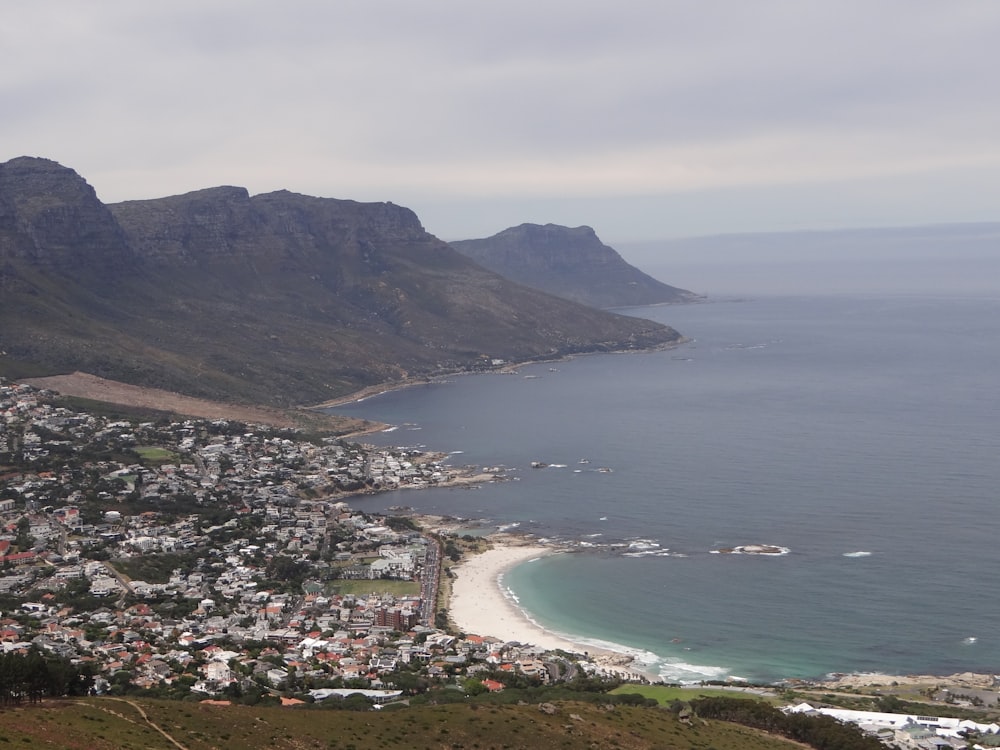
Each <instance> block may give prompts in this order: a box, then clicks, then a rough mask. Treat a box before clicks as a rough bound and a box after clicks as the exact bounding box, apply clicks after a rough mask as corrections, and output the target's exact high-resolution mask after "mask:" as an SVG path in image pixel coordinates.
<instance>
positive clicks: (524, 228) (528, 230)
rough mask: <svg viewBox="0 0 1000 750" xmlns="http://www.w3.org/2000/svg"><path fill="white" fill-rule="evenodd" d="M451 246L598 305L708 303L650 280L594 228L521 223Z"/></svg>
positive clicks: (521, 279) (509, 274)
mask: <svg viewBox="0 0 1000 750" xmlns="http://www.w3.org/2000/svg"><path fill="white" fill-rule="evenodd" d="M451 246H452V247H453V248H455V249H456V250H458V251H459V252H460V253H462V254H463V255H465V256H468V257H469V258H472V259H473V260H474V261H476V262H477V263H479V264H480V265H481V266H483V267H484V268H488V269H490V270H491V271H495V272H496V273H499V274H500V275H501V276H505V277H506V278H508V279H511V280H512V281H516V282H517V283H519V284H525V285H526V286H531V287H534V288H536V289H540V290H542V291H545V292H548V293H549V294H555V295H557V296H559V297H564V298H565V299H569V300H573V301H574V302H579V303H581V304H584V305H591V306H593V307H600V308H609V307H630V306H637V305H655V304H661V303H677V302H695V301H697V300H700V299H702V298H701V297H700V296H698V295H697V294H694V293H693V292H689V291H687V290H686V289H678V288H676V287H672V286H669V285H667V284H664V283H663V282H660V281H657V280H656V279H654V278H652V277H651V276H648V275H647V274H645V273H643V272H642V271H640V270H639V269H638V268H636V267H635V266H632V265H630V264H628V263H627V262H626V261H625V259H624V258H622V257H621V255H619V254H618V252H617V251H615V250H614V249H613V248H611V247H608V246H607V245H605V244H604V243H603V242H601V240H600V239H599V238H598V237H597V234H596V233H595V232H594V230H593V229H591V228H590V227H576V228H572V229H571V228H570V227H563V226H558V225H556V224H546V225H545V226H541V225H538V224H521V225H520V226H517V227H511V228H510V229H505V230H503V231H502V232H499V233H498V234H495V235H493V236H492V237H487V238H485V239H478V240H460V241H457V242H452V243H451Z"/></svg>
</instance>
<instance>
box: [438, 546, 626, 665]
mask: <svg viewBox="0 0 1000 750" xmlns="http://www.w3.org/2000/svg"><path fill="white" fill-rule="evenodd" d="M553 552H554V550H552V549H551V548H549V547H542V546H540V545H532V544H514V543H507V542H499V543H496V544H495V546H494V547H493V548H492V549H489V550H487V551H486V552H483V553H481V554H478V555H473V556H471V557H467V558H466V559H465V560H463V561H462V563H461V564H460V565H458V566H456V567H455V568H453V569H452V572H453V573H454V574H455V580H454V581H452V584H451V601H450V602H449V614H450V615H451V619H452V621H453V622H454V623H455V625H457V626H458V628H459V629H460V630H461V631H462V632H464V633H466V634H469V635H479V636H484V637H485V636H492V637H494V638H498V639H500V640H502V641H505V642H506V641H517V642H518V643H522V644H526V645H527V644H530V645H533V646H537V647H539V648H541V649H544V650H550V649H562V650H563V651H567V652H569V653H574V654H583V653H586V654H588V655H589V656H590V657H591V658H592V659H593V660H594V661H596V662H597V663H599V664H601V666H602V667H603V668H605V669H606V670H608V671H615V672H618V673H620V674H622V675H623V676H625V677H634V676H638V675H639V674H640V673H638V672H637V670H634V669H628V668H627V667H626V665H628V664H629V662H630V661H631V657H629V656H628V655H626V654H620V653H616V652H613V651H607V650H604V649H599V648H594V647H593V646H586V645H583V644H579V643H573V642H572V641H569V640H567V639H565V638H561V637H559V636H558V635H555V634H554V633H550V632H549V631H547V630H545V629H544V628H541V627H539V626H538V625H536V624H535V623H533V622H531V621H530V620H529V619H528V618H527V617H525V615H524V613H523V612H521V610H520V609H518V608H517V607H516V606H515V605H514V604H513V602H511V601H510V600H509V599H508V598H507V597H506V596H504V594H503V592H502V590H501V588H500V583H499V578H500V576H501V575H502V574H503V573H504V572H505V571H507V570H509V569H510V568H512V567H514V566H515V565H519V564H520V563H522V562H527V561H528V560H531V559H534V558H536V557H541V556H543V555H549V554H552V553H553Z"/></svg>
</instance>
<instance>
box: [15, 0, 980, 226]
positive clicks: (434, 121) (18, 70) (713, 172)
mask: <svg viewBox="0 0 1000 750" xmlns="http://www.w3.org/2000/svg"><path fill="white" fill-rule="evenodd" d="M481 5H482V4H472V3H460V2H451V1H445V0H426V1H425V2H423V3H412V2H409V1H404V0H385V1H384V2H379V1H377V0H375V1H370V2H357V1H351V0H349V1H347V2H342V3H328V2H318V1H317V2H306V1H302V0H292V1H291V2H287V3H284V4H282V5H280V6H279V5H277V4H275V3H271V2H263V1H262V0H250V1H246V0H244V1H243V2H235V1H229V0H207V1H206V0H203V1H202V2H197V3H196V2H191V1H190V0H180V1H178V2H173V3H170V4H159V5H152V4H137V3H130V2H121V1H114V2H101V3H96V4H86V5H81V4H79V3H75V2H70V1H69V0H53V1H52V2H46V3H34V4H27V3H24V4H17V5H16V6H15V7H14V8H13V9H12V10H8V12H7V13H6V14H5V23H4V25H3V28H2V29H0V50H2V51H0V105H2V106H3V111H4V115H5V116H4V118H2V121H0V136H2V139H0V142H2V143H4V144H5V147H6V149H8V150H9V151H8V152H7V153H6V154H4V155H3V158H10V157H13V156H17V155H19V154H24V153H30V154H33V155H39V156H47V157H49V158H54V159H57V160H59V161H61V162H62V163H64V164H66V165H67V166H70V167H73V168H74V169H77V171H79V172H80V173H81V174H83V175H84V176H85V177H86V178H87V179H88V180H89V181H91V183H92V184H94V186H95V188H96V189H97V190H98V193H99V194H100V195H101V196H102V197H103V198H104V199H105V200H124V199H128V198H138V197H155V196H159V195H166V194H170V193H174V192H181V191H184V190H192V189H197V188H201V187H206V186H210V185H215V184H242V185H245V186H247V187H248V188H250V189H251V190H252V191H254V192H259V191H265V190H273V189H278V188H289V189H292V190H297V191H300V192H310V193H314V194H319V195H336V196H340V197H355V198H359V199H366V200H369V199H370V200H376V199H384V200H397V202H398V197H399V196H403V197H407V198H413V199H414V200H416V201H417V202H421V201H423V202H427V203H429V204H434V205H439V206H444V205H445V204H446V203H447V202H448V201H449V200H454V201H456V203H455V208H454V210H455V212H458V211H461V210H463V206H467V203H468V200H469V199H470V198H475V199H477V200H481V201H482V202H483V206H482V207H481V208H480V210H479V211H478V212H477V213H479V214H481V215H484V216H485V215H487V214H488V209H487V207H486V204H487V203H488V202H489V201H496V202H497V205H498V206H499V204H500V203H501V202H503V201H508V202H510V201H513V200H515V199H516V198H518V197H522V198H523V197H533V198H535V199H537V200H541V201H557V200H564V199H566V198H572V197H573V196H581V197H582V196H586V197H588V198H591V199H592V198H597V197H600V196H609V197H612V196H618V197H621V196H627V195H634V196H647V197H648V196H652V195H660V196H670V195H671V194H679V193H680V194H684V195H686V196H691V195H697V194H705V195H707V194H708V193H710V192H711V191H714V190H723V189H733V188H736V189H742V190H746V191H751V190H754V189H761V188H767V187H770V186H776V185H794V184H816V183H823V182H826V183H829V184H834V183H836V184H849V183H850V181H851V180H871V179H878V178H893V177H900V176H906V177H908V178H909V179H912V180H928V181H930V180H934V179H935V175H936V174H938V173H939V171H940V170H952V171H953V170H955V169H965V168H967V169H969V170H971V171H970V174H971V173H972V171H974V172H976V173H977V174H979V173H981V172H982V171H983V169H984V168H985V169H987V170H990V172H989V173H990V174H993V173H994V172H993V170H1000V164H998V161H1000V142H998V139H997V137H996V135H995V134H996V133H998V132H1000V96H998V94H1000V91H998V90H997V89H998V83H997V82H996V78H995V70H997V69H1000V51H998V49H997V48H996V45H995V39H996V38H997V35H998V33H1000V5H998V4H997V3H995V2H993V1H992V0H981V1H976V0H970V1H968V2H965V1H960V2H957V3H947V4H945V3H940V2H933V1H931V0H886V1H884V2H880V3H876V4H872V3H862V2H860V1H859V0H844V1H843V2H839V3H825V2H819V1H818V0H815V1H809V0H807V1H806V2H802V1H801V0H797V1H796V2H792V1H791V0H762V2H759V3H752V4H750V3H741V2H737V1H736V0H725V1H723V0H715V1H713V0H707V1H706V2H703V3H698V4H690V3H682V2H676V1H673V2H663V3H648V2H640V1H639V0H628V1H626V2H622V3H618V4H615V5H614V6H612V5H611V4H609V3H606V2H600V3H597V2H574V3H569V2H562V1H555V2H546V3H538V2H531V3H529V2H525V1H524V0H511V1H510V2H507V3H504V4H487V5H485V6H483V7H480V6H481ZM591 205H593V203H588V206H591ZM927 208H928V207H927V206H926V205H923V204H919V202H918V204H915V205H914V206H913V208H912V212H913V217H914V220H917V219H919V218H920V217H924V214H925V212H926V210H927ZM961 212H962V208H961V206H960V205H959V204H958V203H957V202H956V203H955V205H953V206H943V207H940V208H939V215H938V216H932V217H924V218H925V219H927V218H929V219H932V220H933V219H936V218H937V219H941V220H948V219H949V218H950V217H952V216H955V217H961V216H962V213H961ZM445 213H447V212H446V211H445ZM502 213H503V212H502V211H498V215H501V214H502ZM969 218H974V217H969ZM716 220H717V221H719V222H721V223H722V224H723V225H724V224H725V221H726V218H725V216H720V217H718V218H717V219H716ZM846 220H848V221H849V220H850V219H849V217H847V218H846ZM446 221H447V219H446ZM600 221H601V217H599V216H598V217H595V218H593V219H592V220H591V221H589V222H587V223H592V224H595V225H598V224H599V223H600ZM741 221H742V219H741ZM457 223H458V222H456V224H457ZM647 223H648V227H647V229H646V230H645V231H647V232H654V231H657V229H656V218H655V217H650V218H649V219H648V220H647ZM499 228H500V227H495V228H493V231H496V229H499ZM734 228H740V227H738V226H737V227H734ZM662 229H663V230H664V231H666V230H667V229H669V227H662ZM711 229H712V227H706V231H711ZM484 230H485V227H484ZM445 233H447V231H445Z"/></svg>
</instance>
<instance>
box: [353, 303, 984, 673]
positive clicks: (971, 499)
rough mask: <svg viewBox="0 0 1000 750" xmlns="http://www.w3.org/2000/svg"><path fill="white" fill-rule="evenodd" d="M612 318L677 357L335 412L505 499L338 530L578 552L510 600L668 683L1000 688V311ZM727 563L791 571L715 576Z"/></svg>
mask: <svg viewBox="0 0 1000 750" xmlns="http://www.w3.org/2000/svg"><path fill="white" fill-rule="evenodd" d="M625 312H627V313H628V314H634V315H641V316H643V317H648V318H652V319H655V320H660V321H663V322H666V323H669V324H670V325H673V326H674V327H675V328H677V329H678V330H679V331H681V332H682V333H684V334H685V335H686V336H688V337H689V338H691V339H692V341H691V343H689V344H685V345H683V346H680V347H678V348H676V349H672V350H668V351H661V352H648V353H633V354H602V355H590V356H582V357H577V358H574V359H571V360H566V361H561V362H557V363H543V364H533V365H530V366H525V367H522V368H520V370H518V372H517V373H515V374H489V375H475V376H460V377H455V378H452V379H449V380H447V381H443V382H440V383H433V384H427V385H420V386H415V387H411V388H407V389H403V390H399V391H394V392H389V393H385V394H382V395H380V396H377V397H372V398H369V399H366V400H364V401H361V402H357V403H354V404H350V405H348V406H346V407H338V408H337V411H338V412H341V413H346V414H351V415H356V416H363V417H366V418H369V419H374V420H379V421H382V422H386V423H390V424H392V425H393V426H394V427H395V429H394V430H393V431H391V432H386V433H380V434H376V435H373V436H371V437H370V438H366V440H367V441H369V442H372V443H376V444H380V445H420V446H423V447H426V448H428V449H433V450H440V451H444V452H450V453H452V456H451V459H450V462H451V463H452V464H453V465H465V464H470V465H478V466H498V465H500V466H504V467H506V468H507V469H508V476H509V477H510V478H511V481H508V482H502V483H495V484H488V485H484V486H482V487H480V488H478V489H433V490H424V491H403V492H398V493H388V494H383V495H377V496H371V497H367V498H355V499H354V501H353V502H352V505H355V506H356V507H358V508H361V509H363V510H371V511H380V510H385V509H387V508H389V507H391V506H396V505H405V506H410V507H412V508H414V509H415V510H417V511H419V512H424V513H432V514H446V515H452V516H458V517H462V518H468V519H478V520H482V521H483V522H484V523H485V524H487V525H488V526H494V527H506V528H512V529H516V530H518V531H520V532H524V533H527V534H531V535H534V536H537V537H539V538H543V539H552V540H558V541H561V542H566V543H570V544H572V545H573V546H574V548H575V549H576V550H577V551H576V552H574V553H571V554H561V555H555V556H551V557H546V558H543V559H540V560H536V561H532V562H529V563H526V564H524V565H521V566H519V567H518V568H516V569H514V570H513V571H511V572H510V573H508V574H507V575H506V576H505V578H504V585H505V586H507V587H508V588H509V590H510V592H511V594H512V595H513V596H515V597H516V600H517V602H518V603H519V605H520V606H521V607H522V608H523V609H524V610H525V611H526V612H527V613H528V614H529V616H530V617H531V618H532V619H534V620H535V621H536V622H538V623H539V624H541V625H543V626H544V627H546V628H548V629H550V630H552V631H555V632H557V633H560V634H564V635H567V636H570V637H572V638H573V639H574V640H577V641H583V642H586V643H593V644H594V645H605V646H608V645H613V647H615V648H618V649H620V650H626V649H627V650H630V651H631V652H632V653H634V654H636V655H637V657H638V658H639V660H640V662H641V665H642V666H644V667H645V668H646V669H647V670H649V671H652V672H654V673H656V674H659V675H660V676H661V677H662V678H663V679H665V680H668V681H678V680H679V681H698V680H704V679H722V678H727V677H740V678H744V679H749V680H754V681H776V680H781V679H786V678H806V679H814V678H821V677H823V676H824V675H826V674H829V673H834V672H868V671H882V672H888V673H893V674H906V673H930V674H949V673H952V672H959V671H977V672H991V671H1000V628H998V617H997V615H998V614H1000V605H998V603H997V597H996V589H997V585H996V584H995V583H994V581H993V579H994V576H996V575H1000V573H998V571H1000V565H998V563H1000V540H998V534H997V532H998V524H997V522H996V518H997V516H996V506H997V504H998V502H1000V461H998V458H1000V389H998V386H997V382H998V380H997V378H998V373H1000V346H998V345H1000V297H996V296H980V297H971V296H966V297H963V296H948V295H941V296H928V295H921V296H907V295H901V294H898V295H893V296H888V297H880V296H874V295H873V296H851V295H837V296H813V297H790V296H773V297H760V298H747V299H724V300H715V301H710V302H707V303H704V304H697V305H686V306H663V307H647V308H639V309H632V310H628V311H625ZM532 462H541V463H544V464H546V465H547V466H546V467H545V468H531V465H532ZM741 545H776V546H779V547H782V548H785V549H787V553H786V554H781V555H749V554H726V553H719V552H718V550H720V549H724V548H732V547H736V546H741Z"/></svg>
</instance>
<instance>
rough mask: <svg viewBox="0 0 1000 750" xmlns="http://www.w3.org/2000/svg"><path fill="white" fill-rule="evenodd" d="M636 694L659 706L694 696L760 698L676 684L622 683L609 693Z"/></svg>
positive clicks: (758, 697) (759, 698) (753, 695)
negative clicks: (653, 701)
mask: <svg viewBox="0 0 1000 750" xmlns="http://www.w3.org/2000/svg"><path fill="white" fill-rule="evenodd" d="M633 693H635V694H638V695H641V696H642V697H643V698H648V699H650V700H655V701H656V702H657V703H659V704H660V705H661V706H669V705H670V704H672V703H673V702H674V701H690V700H694V699H695V698H741V699H743V700H762V698H761V697H760V696H759V695H755V694H753V693H741V692H735V691H732V690H722V689H720V688H711V687H703V686H697V687H679V686H676V685H622V686H621V687H618V688H615V689H614V690H612V691H611V695H626V694H633Z"/></svg>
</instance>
